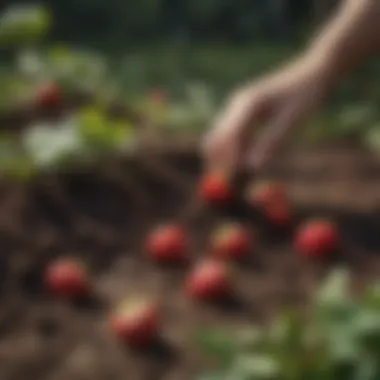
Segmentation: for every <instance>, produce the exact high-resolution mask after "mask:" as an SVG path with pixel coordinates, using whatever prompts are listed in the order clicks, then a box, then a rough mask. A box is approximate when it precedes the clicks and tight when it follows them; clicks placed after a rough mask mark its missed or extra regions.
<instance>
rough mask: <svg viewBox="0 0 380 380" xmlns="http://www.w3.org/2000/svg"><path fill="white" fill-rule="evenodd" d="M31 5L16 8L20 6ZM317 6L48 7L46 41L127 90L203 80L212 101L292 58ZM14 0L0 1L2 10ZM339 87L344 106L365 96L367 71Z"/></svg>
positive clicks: (264, 0) (322, 6)
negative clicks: (97, 59) (97, 58)
mask: <svg viewBox="0 0 380 380" xmlns="http://www.w3.org/2000/svg"><path fill="white" fill-rule="evenodd" d="M28 3H31V4H33V2H31V1H24V2H22V4H28ZM334 3H336V1H324V0H314V1H311V0H207V1H206V0H133V1H125V0H108V1H104V0H65V1H58V0H49V1H44V2H43V3H42V4H46V5H47V6H48V7H49V8H50V9H51V10H52V12H53V16H54V26H53V29H52V30H51V33H50V34H49V40H50V42H54V43H55V42H62V43H69V44H70V45H75V46H77V47H81V48H83V47H84V48H86V49H88V48H90V49H95V50H97V51H101V52H104V53H105V54H107V56H108V57H110V58H112V61H113V62H114V63H118V64H120V63H121V62H122V65H123V70H122V78H120V79H122V80H123V83H125V86H126V88H127V89H129V90H130V91H139V90H142V89H144V88H146V87H152V86H165V87H169V88H170V89H172V90H175V91H181V88H183V85H184V83H186V82H188V81H205V82H207V83H208V84H209V85H210V86H213V87H215V90H216V92H217V94H218V95H220V96H224V95H225V93H226V92H227V91H228V90H230V89H231V87H234V86H236V85H238V84H239V83H241V82H243V81H245V80H247V79H249V78H252V77H255V76H257V75H260V74H261V73H264V72H266V71H268V70H270V69H272V68H273V67H275V66H276V65H277V64H279V63H280V62H282V61H284V60H285V59H287V58H288V57H289V56H290V55H292V54H295V53H296V52H297V51H300V50H301V49H302V48H303V46H304V45H305V43H306V41H307V40H308V38H309V36H310V35H311V34H312V33H313V32H314V30H315V29H316V28H317V27H318V25H320V24H321V23H322V22H323V20H324V19H325V18H326V17H328V16H329V13H330V12H331V9H332V8H333V5H334ZM14 4H17V1H14V0H13V1H12V0H6V1H3V2H2V6H3V9H6V7H7V6H9V5H14ZM368 66H369V67H367V68H366V69H365V70H364V72H361V75H359V78H358V79H357V80H355V81H354V83H352V82H351V83H350V84H349V85H346V86H345V88H344V91H343V93H342V94H341V96H342V97H344V100H346V101H347V100H359V99H360V98H362V97H363V96H364V97H366V96H369V95H370V96H373V93H372V92H373V90H374V89H373V88H371V83H372V80H371V79H370V78H372V74H373V71H374V70H375V71H376V65H368Z"/></svg>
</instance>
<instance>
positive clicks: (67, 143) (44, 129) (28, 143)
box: [23, 118, 89, 169]
mask: <svg viewBox="0 0 380 380" xmlns="http://www.w3.org/2000/svg"><path fill="white" fill-rule="evenodd" d="M23 144H24V147H25V149H26V151H27V153H28V154H29V156H30V158H31V160H32V161H33V163H34V164H35V165H36V166H37V167H38V168H40V169H58V168H59V167H60V166H61V165H66V164H67V163H69V162H71V161H72V160H74V159H77V158H82V159H84V158H85V157H86V154H88V153H89V152H88V147H87V146H86V144H85V142H84V141H83V139H82V137H81V136H80V134H79V130H78V126H77V121H76V120H75V119H73V118H71V119H68V120H65V121H64V122H62V123H61V124H60V125H49V124H36V125H34V126H33V127H31V128H29V129H28V130H27V131H26V132H25V133H24V134H23Z"/></svg>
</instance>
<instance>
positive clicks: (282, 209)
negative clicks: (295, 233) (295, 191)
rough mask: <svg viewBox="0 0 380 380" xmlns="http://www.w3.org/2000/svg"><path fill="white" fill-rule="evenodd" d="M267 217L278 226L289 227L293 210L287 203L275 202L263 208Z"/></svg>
mask: <svg viewBox="0 0 380 380" xmlns="http://www.w3.org/2000/svg"><path fill="white" fill-rule="evenodd" d="M262 213H263V215H264V216H265V217H266V219H267V220H268V221H269V222H270V223H271V224H272V225H274V226H276V227H287V226H289V225H290V224H291V222H292V212H291V210H290V206H289V205H288V204H287V203H281V202H275V203H272V204H269V205H266V206H264V207H263V209H262Z"/></svg>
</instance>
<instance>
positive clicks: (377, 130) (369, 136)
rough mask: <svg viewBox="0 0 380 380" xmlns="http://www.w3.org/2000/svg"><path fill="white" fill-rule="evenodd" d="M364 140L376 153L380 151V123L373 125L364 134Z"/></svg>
mask: <svg viewBox="0 0 380 380" xmlns="http://www.w3.org/2000/svg"><path fill="white" fill-rule="evenodd" d="M364 142H365V143H366V145H367V146H368V148H370V149H371V150H373V151H374V152H375V153H379V152H380V125H374V126H373V127H371V128H370V129H369V130H368V132H367V133H366V134H365V136H364Z"/></svg>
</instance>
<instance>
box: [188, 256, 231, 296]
mask: <svg viewBox="0 0 380 380" xmlns="http://www.w3.org/2000/svg"><path fill="white" fill-rule="evenodd" d="M230 292H231V277H230V272H229V268H228V266H227V265H226V264H225V263H222V262H219V261H217V260H211V259H208V260H205V261H203V262H201V263H199V264H198V265H197V266H196V267H195V268H194V269H193V271H192V272H191V273H190V275H189V277H188V278H187V282H186V293H187V295H188V297H190V298H193V299H196V300H201V301H207V300H208V301H212V300H217V299H220V298H223V297H225V296H227V295H229V294H230Z"/></svg>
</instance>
